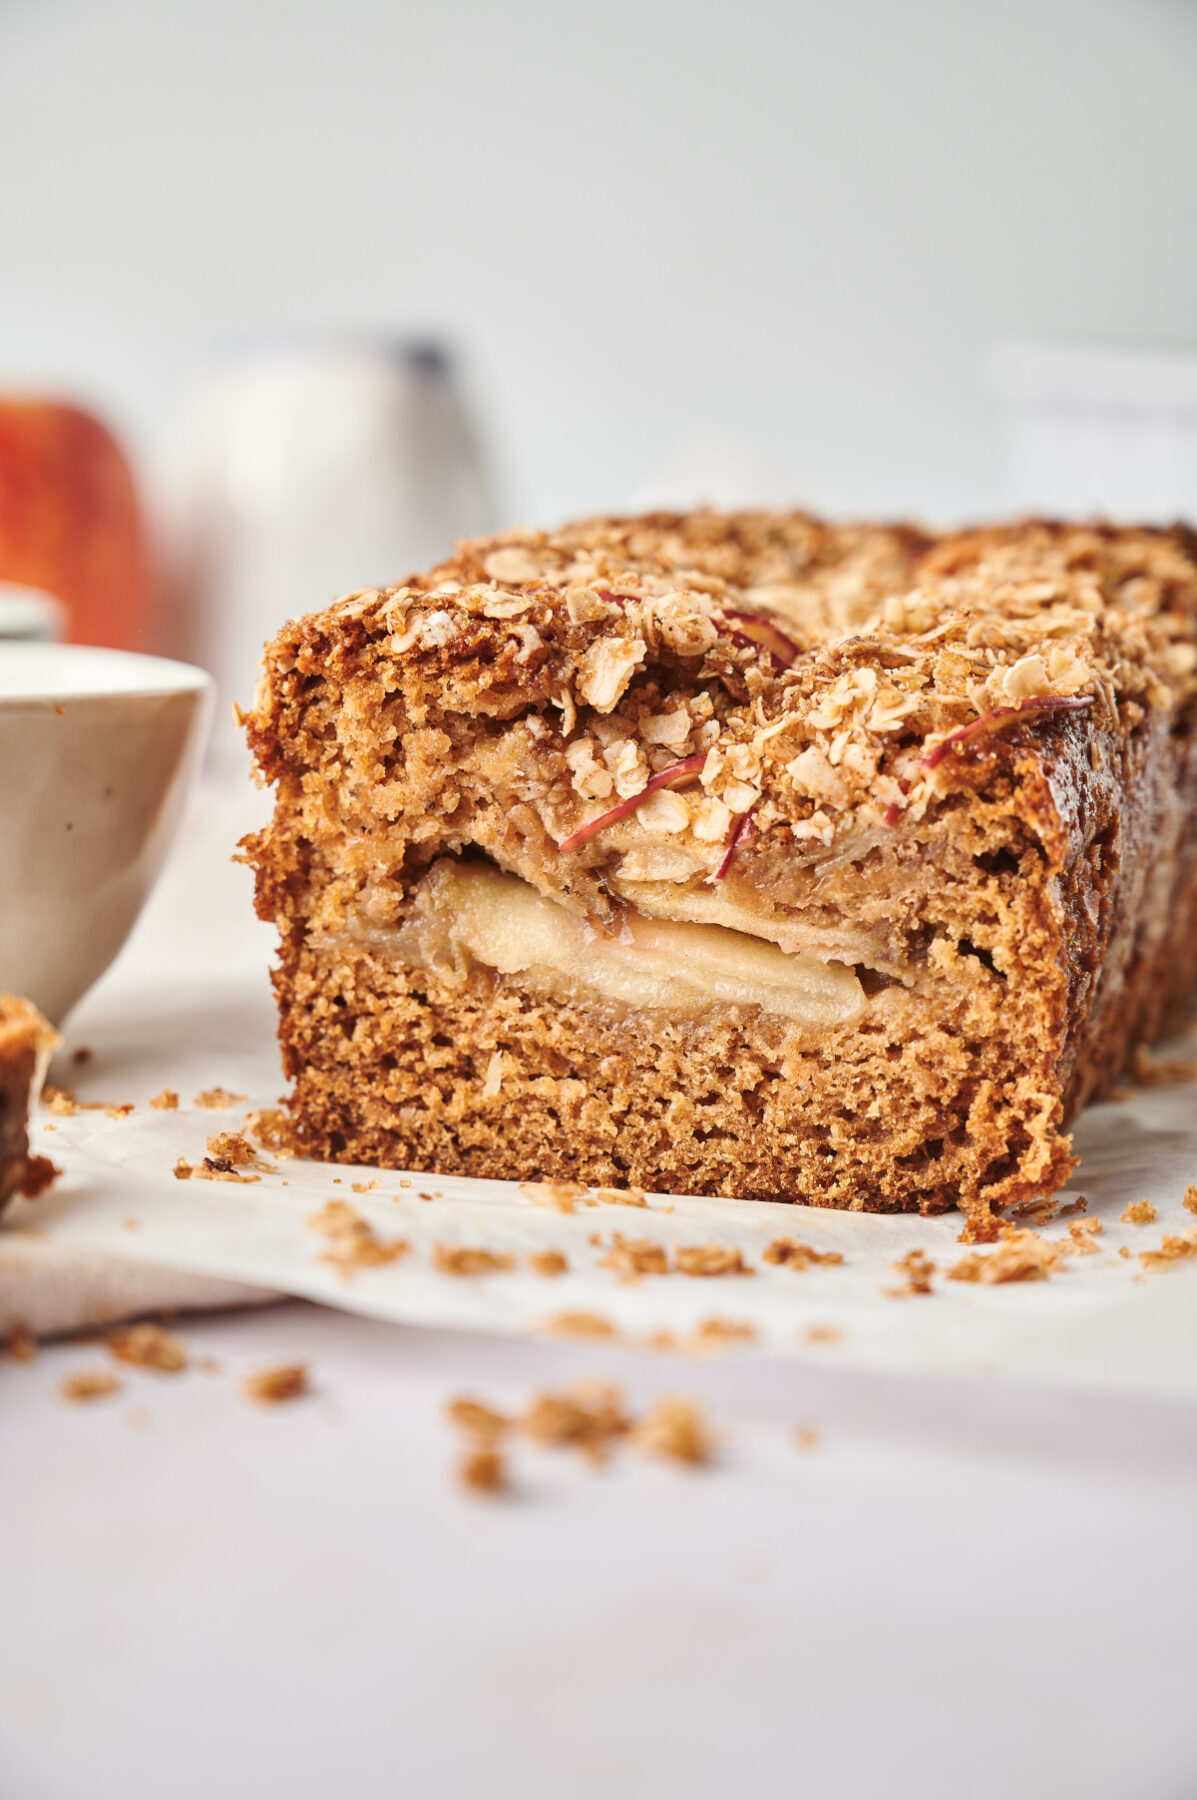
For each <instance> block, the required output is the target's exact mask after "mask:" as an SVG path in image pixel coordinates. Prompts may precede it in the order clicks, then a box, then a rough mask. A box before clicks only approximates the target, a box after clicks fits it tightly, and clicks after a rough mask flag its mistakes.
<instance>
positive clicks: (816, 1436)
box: [794, 1425, 823, 1454]
mask: <svg viewBox="0 0 1197 1800" xmlns="http://www.w3.org/2000/svg"><path fill="white" fill-rule="evenodd" d="M822 1441H823V1438H822V1433H821V1432H820V1431H819V1430H818V1429H817V1428H816V1427H815V1426H814V1425H795V1427H794V1444H795V1446H796V1448H797V1449H799V1450H801V1451H803V1453H804V1454H806V1453H809V1452H810V1451H811V1450H817V1449H818V1448H819V1445H820V1444H821V1443H822Z"/></svg>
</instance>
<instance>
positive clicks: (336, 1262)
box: [307, 1200, 411, 1281]
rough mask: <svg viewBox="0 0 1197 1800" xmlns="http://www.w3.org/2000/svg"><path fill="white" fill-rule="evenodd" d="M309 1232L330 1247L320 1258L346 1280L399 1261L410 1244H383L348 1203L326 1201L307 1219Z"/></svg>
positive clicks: (396, 1241)
mask: <svg viewBox="0 0 1197 1800" xmlns="http://www.w3.org/2000/svg"><path fill="white" fill-rule="evenodd" d="M307 1224H308V1227H309V1229H310V1230H312V1231H315V1232H317V1233H318V1234H319V1235H320V1236H321V1237H322V1238H324V1239H325V1241H326V1242H327V1243H328V1244H329V1246H330V1248H329V1249H327V1250H326V1251H325V1252H324V1253H323V1255H322V1256H321V1258H320V1260H321V1262H326V1263H328V1264H329V1265H330V1266H331V1267H332V1268H334V1269H336V1270H337V1271H338V1272H339V1273H340V1274H341V1275H343V1276H344V1277H345V1279H346V1280H347V1281H348V1280H350V1279H351V1277H352V1275H353V1273H354V1271H355V1270H357V1269H375V1268H380V1267H381V1266H382V1265H383V1264H384V1263H393V1262H398V1261H399V1259H400V1257H403V1256H406V1255H407V1254H408V1252H409V1251H410V1249H411V1245H410V1244H409V1243H408V1241H407V1239H406V1238H392V1239H391V1240H390V1242H384V1240H383V1239H382V1238H380V1237H379V1236H378V1234H377V1232H376V1231H375V1230H374V1227H373V1226H372V1225H371V1224H370V1221H369V1220H368V1219H363V1217H362V1215H361V1214H360V1213H359V1212H357V1211H356V1210H355V1208H353V1207H352V1206H350V1204H349V1202H348V1200H328V1201H326V1202H325V1204H324V1205H323V1206H322V1207H321V1209H320V1211H319V1212H315V1213H311V1214H309V1216H308V1219H307Z"/></svg>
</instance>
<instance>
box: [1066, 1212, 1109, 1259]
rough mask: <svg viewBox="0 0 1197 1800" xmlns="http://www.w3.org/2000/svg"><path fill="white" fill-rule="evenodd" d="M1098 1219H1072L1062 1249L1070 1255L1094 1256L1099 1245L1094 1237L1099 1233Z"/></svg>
mask: <svg viewBox="0 0 1197 1800" xmlns="http://www.w3.org/2000/svg"><path fill="white" fill-rule="evenodd" d="M1101 1228H1102V1226H1101V1220H1100V1219H1072V1220H1071V1221H1070V1222H1069V1226H1068V1239H1067V1241H1066V1242H1065V1243H1064V1249H1065V1251H1066V1252H1067V1253H1068V1254H1069V1255H1070V1256H1096V1255H1097V1253H1098V1251H1099V1249H1100V1247H1101V1246H1100V1245H1099V1244H1095V1243H1094V1241H1093V1240H1094V1238H1096V1237H1098V1236H1100V1234H1101Z"/></svg>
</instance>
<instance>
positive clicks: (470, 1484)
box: [457, 1449, 508, 1494]
mask: <svg viewBox="0 0 1197 1800" xmlns="http://www.w3.org/2000/svg"><path fill="white" fill-rule="evenodd" d="M457 1474H458V1479H459V1480H460V1482H461V1484H462V1486H463V1487H466V1488H469V1489H470V1491H471V1492H472V1493H475V1494H502V1493H505V1492H506V1491H507V1486H508V1482H507V1465H506V1463H505V1462H504V1461H503V1458H502V1457H501V1456H500V1455H499V1452H498V1451H497V1450H484V1449H478V1450H467V1452H466V1454H465V1455H464V1456H463V1457H462V1459H461V1462H460V1463H459V1464H458V1468H457Z"/></svg>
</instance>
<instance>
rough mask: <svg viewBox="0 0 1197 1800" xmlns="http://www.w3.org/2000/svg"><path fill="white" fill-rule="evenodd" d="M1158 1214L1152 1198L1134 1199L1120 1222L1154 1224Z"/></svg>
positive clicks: (1125, 1223) (1126, 1223)
mask: <svg viewBox="0 0 1197 1800" xmlns="http://www.w3.org/2000/svg"><path fill="white" fill-rule="evenodd" d="M1157 1216H1158V1215H1157V1213H1156V1210H1155V1207H1154V1206H1153V1205H1152V1204H1151V1201H1150V1200H1132V1201H1131V1202H1130V1204H1129V1206H1128V1207H1127V1209H1126V1211H1125V1212H1124V1213H1123V1215H1122V1218H1121V1221H1120V1223H1121V1224H1123V1225H1154V1224H1155V1222H1156V1218H1157Z"/></svg>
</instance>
